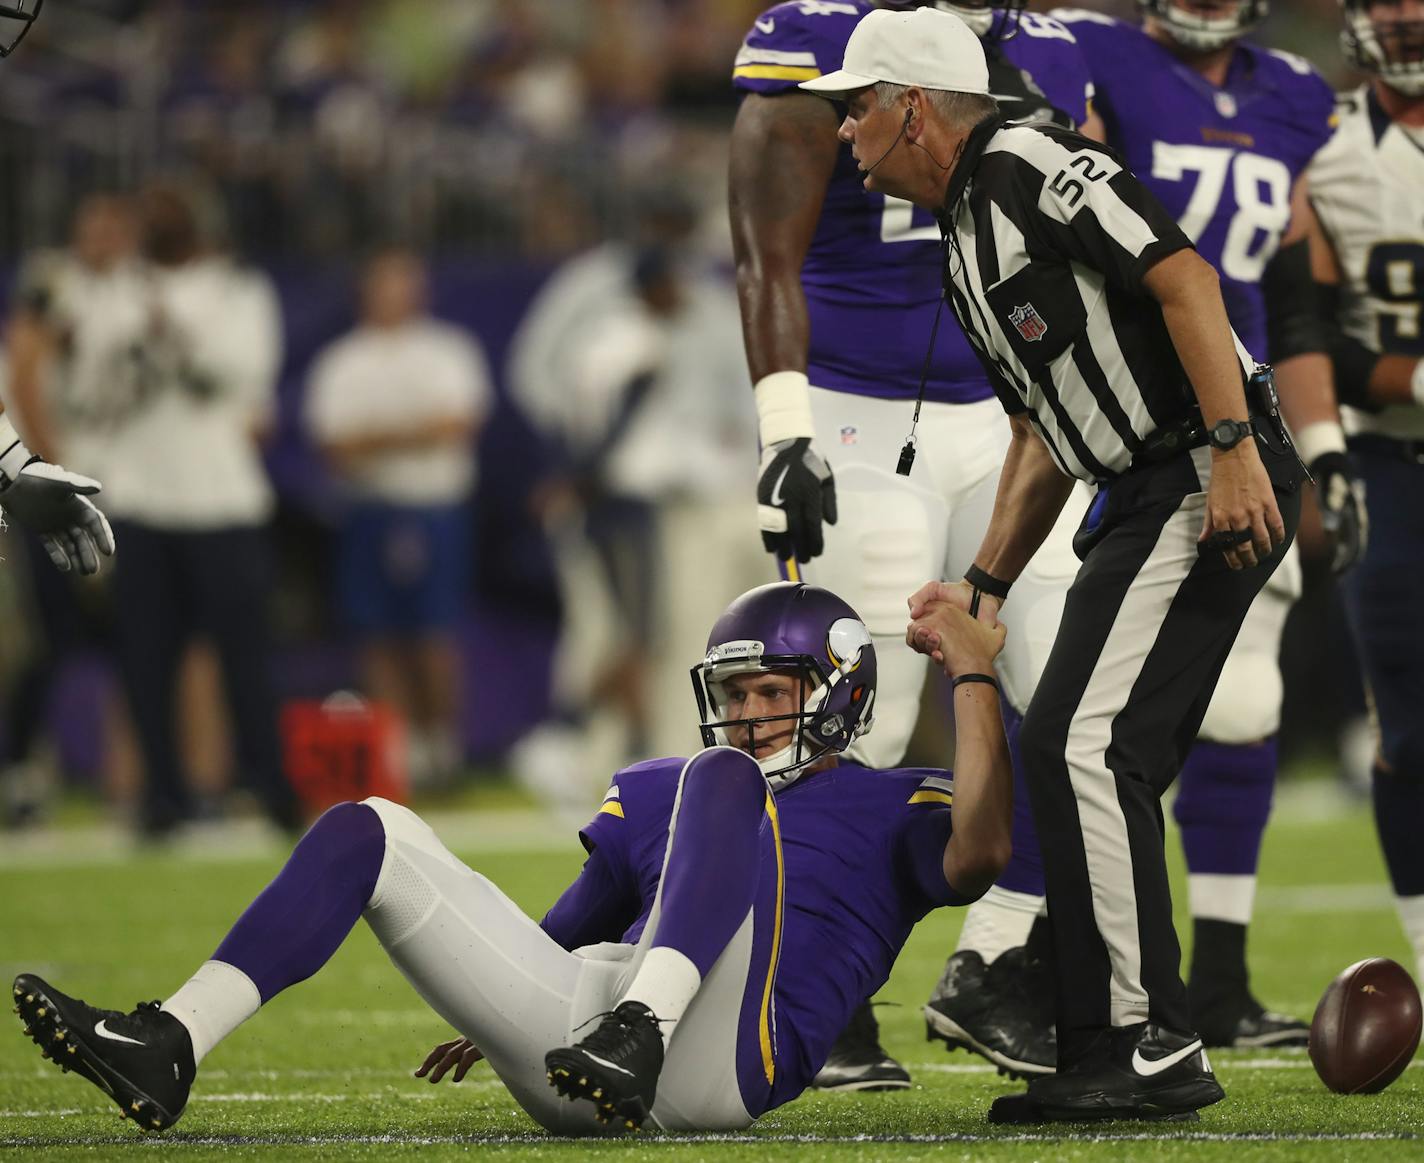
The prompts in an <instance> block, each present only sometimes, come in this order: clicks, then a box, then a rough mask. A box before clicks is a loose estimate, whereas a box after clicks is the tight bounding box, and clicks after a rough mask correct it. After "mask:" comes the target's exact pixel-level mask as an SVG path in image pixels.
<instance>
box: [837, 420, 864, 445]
mask: <svg viewBox="0 0 1424 1163" xmlns="http://www.w3.org/2000/svg"><path fill="white" fill-rule="evenodd" d="M859 439H860V433H859V432H858V431H857V430H856V429H855V428H853V427H852V426H851V425H849V424H847V425H846V426H845V427H843V428H842V429H841V443H842V444H854V443H856V442H857V441H858V440H859Z"/></svg>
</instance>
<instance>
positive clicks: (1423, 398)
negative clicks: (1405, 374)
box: [1409, 359, 1424, 404]
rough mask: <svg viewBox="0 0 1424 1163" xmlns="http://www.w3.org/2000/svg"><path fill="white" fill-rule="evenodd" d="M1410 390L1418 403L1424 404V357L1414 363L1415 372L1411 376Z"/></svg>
mask: <svg viewBox="0 0 1424 1163" xmlns="http://www.w3.org/2000/svg"><path fill="white" fill-rule="evenodd" d="M1409 392H1410V394H1411V395H1412V396H1413V397H1414V402H1415V403H1416V404H1424V359H1421V360H1420V361H1419V362H1418V363H1416V364H1415V365H1414V374H1413V375H1412V376H1410V377H1409Z"/></svg>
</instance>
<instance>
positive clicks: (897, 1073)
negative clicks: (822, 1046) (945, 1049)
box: [811, 1002, 910, 1091]
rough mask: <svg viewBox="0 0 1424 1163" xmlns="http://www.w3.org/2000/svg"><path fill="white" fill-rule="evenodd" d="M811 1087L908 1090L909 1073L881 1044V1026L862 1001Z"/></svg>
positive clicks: (837, 1089) (844, 1089)
mask: <svg viewBox="0 0 1424 1163" xmlns="http://www.w3.org/2000/svg"><path fill="white" fill-rule="evenodd" d="M811 1085H812V1086H813V1087H815V1088H816V1089H817V1090H835V1091H851V1090H908V1089H909V1086H910V1072H909V1071H908V1070H906V1069H905V1068H904V1067H903V1066H901V1065H900V1063H898V1062H896V1061H895V1059H893V1058H892V1057H890V1055H889V1054H887V1053H886V1052H885V1048H884V1047H883V1046H881V1045H880V1026H879V1024H878V1023H877V1022H876V1020H875V1015H874V1013H872V1012H871V1009H870V1003H869V1002H863V1003H862V1004H861V1005H860V1006H858V1007H857V1008H856V1010H855V1012H854V1013H853V1014H851V1016H850V1021H849V1022H847V1023H846V1028H845V1029H844V1030H842V1031H841V1036H840V1037H839V1038H837V1039H836V1044H835V1045H834V1046H832V1047H831V1052H830V1054H829V1055H828V1056H827V1058H826V1064H825V1065H824V1066H822V1067H821V1069H820V1071H819V1072H818V1073H817V1075H816V1077H815V1078H814V1079H812V1080H811Z"/></svg>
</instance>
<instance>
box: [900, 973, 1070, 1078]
mask: <svg viewBox="0 0 1424 1163" xmlns="http://www.w3.org/2000/svg"><path fill="white" fill-rule="evenodd" d="M924 1015H925V1039H926V1041H940V1042H943V1043H944V1044H945V1046H946V1048H947V1049H950V1050H954V1049H959V1048H962V1049H965V1050H970V1051H972V1052H973V1053H975V1054H979V1055H981V1056H982V1057H984V1058H987V1059H988V1060H989V1061H990V1062H992V1063H993V1064H994V1065H995V1066H997V1067H998V1069H999V1073H1000V1074H1007V1075H1008V1076H1009V1077H1010V1078H1033V1077H1037V1076H1040V1075H1045V1074H1052V1073H1053V1071H1054V1070H1055V1069H1056V1068H1057V1064H1058V1038H1057V1033H1056V1031H1055V1029H1054V1015H1053V982H1052V979H1051V978H1050V977H1049V975H1048V973H1047V971H1046V968H1045V967H1044V966H1043V965H1042V963H1041V962H1038V961H1034V960H1033V959H1031V958H1030V957H1029V956H1028V954H1027V952H1026V950H1025V949H1024V948H1023V947H1022V946H1020V947H1019V948H1016V949H1009V950H1007V951H1005V952H1004V953H1001V954H1000V955H999V956H998V957H996V958H995V959H994V961H993V963H992V964H990V965H988V966H986V965H985V964H984V959H983V958H982V957H981V956H980V955H979V953H978V952H976V951H975V950H973V949H961V950H960V951H959V952H958V953H955V954H954V955H953V956H952V957H950V959H949V960H948V961H947V962H945V966H944V973H943V975H942V976H941V977H940V979H939V983H938V984H937V985H936V986H935V990H934V993H933V994H932V995H931V997H930V1000H929V1001H928V1002H927V1003H926V1004H925V1008H924Z"/></svg>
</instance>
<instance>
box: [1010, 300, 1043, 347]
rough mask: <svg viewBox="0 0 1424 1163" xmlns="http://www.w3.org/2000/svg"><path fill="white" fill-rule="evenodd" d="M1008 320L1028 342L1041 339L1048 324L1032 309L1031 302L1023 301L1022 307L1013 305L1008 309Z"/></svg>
mask: <svg viewBox="0 0 1424 1163" xmlns="http://www.w3.org/2000/svg"><path fill="white" fill-rule="evenodd" d="M1009 322H1010V323H1012V324H1013V325H1014V328H1015V329H1016V330H1017V331H1018V333H1019V334H1020V335H1022V336H1023V337H1024V338H1025V339H1026V340H1028V341H1029V342H1030V343H1035V342H1037V341H1038V340H1040V339H1042V338H1043V337H1044V335H1045V334H1046V333H1047V331H1048V324H1047V323H1045V322H1044V321H1043V316H1042V315H1040V314H1039V313H1038V312H1037V311H1035V310H1034V307H1033V304H1032V303H1025V304H1024V305H1023V306H1022V307H1015V308H1014V309H1013V310H1012V311H1010V312H1009Z"/></svg>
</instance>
